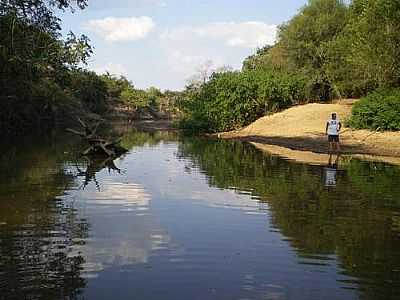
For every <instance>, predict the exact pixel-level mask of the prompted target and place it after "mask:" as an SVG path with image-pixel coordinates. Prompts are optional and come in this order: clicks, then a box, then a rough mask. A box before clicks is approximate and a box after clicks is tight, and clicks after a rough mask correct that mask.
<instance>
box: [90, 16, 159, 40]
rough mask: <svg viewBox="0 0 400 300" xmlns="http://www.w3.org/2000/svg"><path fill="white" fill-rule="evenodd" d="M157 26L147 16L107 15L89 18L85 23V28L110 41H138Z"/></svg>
mask: <svg viewBox="0 0 400 300" xmlns="http://www.w3.org/2000/svg"><path fill="white" fill-rule="evenodd" d="M155 26H156V25H155V23H154V21H153V19H152V18H150V17H146V16H142V17H128V18H115V17H106V18H104V19H96V20H89V21H88V22H86V23H85V25H84V27H85V28H87V29H88V30H90V31H92V32H94V33H96V34H98V35H99V36H101V37H102V38H103V39H104V40H106V41H109V42H115V41H137V40H140V39H143V38H145V37H146V36H147V35H148V34H149V33H150V32H151V31H152V30H153V29H154V28H155Z"/></svg>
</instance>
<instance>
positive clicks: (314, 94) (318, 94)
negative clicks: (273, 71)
mask: <svg viewBox="0 0 400 300" xmlns="http://www.w3.org/2000/svg"><path fill="white" fill-rule="evenodd" d="M347 19H348V8H347V6H346V5H345V3H344V2H343V1H340V0H310V1H309V3H308V5H306V6H304V7H303V9H302V10H301V11H300V12H299V13H298V14H297V15H296V16H295V17H294V18H292V19H291V20H290V21H289V22H288V23H286V24H283V25H281V26H280V27H279V32H278V44H277V46H278V47H279V48H280V49H281V52H283V53H284V55H285V58H286V63H285V64H286V68H287V69H289V70H291V71H295V72H301V73H303V74H306V75H307V76H308V77H309V82H308V86H309V90H310V92H311V93H310V95H309V97H310V100H311V99H314V100H328V99H331V98H333V97H336V96H338V95H337V93H336V92H335V83H334V82H333V81H332V78H331V76H330V73H329V72H327V70H326V66H327V63H328V62H329V57H328V52H329V45H330V42H332V41H333V40H335V38H336V36H337V35H338V34H339V33H340V32H341V31H342V30H343V28H344V27H345V25H346V22H347Z"/></svg>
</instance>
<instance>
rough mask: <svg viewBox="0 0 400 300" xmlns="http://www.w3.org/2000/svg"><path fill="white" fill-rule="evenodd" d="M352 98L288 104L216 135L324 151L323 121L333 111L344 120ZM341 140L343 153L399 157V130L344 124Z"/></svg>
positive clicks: (349, 111)
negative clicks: (294, 105) (380, 129)
mask: <svg viewBox="0 0 400 300" xmlns="http://www.w3.org/2000/svg"><path fill="white" fill-rule="evenodd" d="M354 102H355V101H354V100H342V101H339V102H337V103H334V104H317V103H312V104H306V105H301V106H296V107H292V108H289V109H287V110H285V111H283V112H280V113H276V114H273V115H270V116H266V117H263V118H260V119H258V120H257V121H255V122H254V123H252V124H250V125H249V126H247V127H245V128H243V129H241V130H237V131H230V132H224V133H219V134H218V137H220V138H226V139H240V140H244V141H249V142H253V143H257V144H258V145H261V144H264V145H275V146H280V147H284V148H289V149H291V150H300V151H307V152H310V153H322V154H326V153H327V152H328V147H327V138H326V136H325V124H326V121H327V120H328V118H329V117H330V114H331V113H332V112H336V113H337V114H338V116H339V119H340V120H341V121H342V123H344V122H343V121H344V120H345V119H347V118H348V117H349V116H350V113H351V108H352V105H353V103H354ZM341 144H342V150H343V151H342V152H343V153H344V154H358V155H379V156H389V157H400V132H374V131H369V130H352V129H350V128H346V127H344V128H342V132H341Z"/></svg>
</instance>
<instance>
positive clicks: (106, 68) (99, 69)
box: [93, 63, 128, 76]
mask: <svg viewBox="0 0 400 300" xmlns="http://www.w3.org/2000/svg"><path fill="white" fill-rule="evenodd" d="M93 71H95V72H96V73H98V74H104V73H107V72H108V73H110V74H112V75H117V76H118V75H125V76H126V75H127V74H128V70H127V69H126V68H125V67H124V66H123V65H122V64H114V63H108V64H105V65H103V66H94V67H93Z"/></svg>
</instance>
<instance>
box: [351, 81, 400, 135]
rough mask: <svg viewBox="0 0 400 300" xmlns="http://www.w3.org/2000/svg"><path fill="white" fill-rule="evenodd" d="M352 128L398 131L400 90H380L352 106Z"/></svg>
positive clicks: (399, 128)
mask: <svg viewBox="0 0 400 300" xmlns="http://www.w3.org/2000/svg"><path fill="white" fill-rule="evenodd" d="M348 124H349V126H350V127H352V128H357V129H374V130H376V129H381V130H400V89H380V90H377V91H375V92H373V93H371V94H369V95H368V96H366V97H364V98H362V99H361V100H360V101H359V102H357V103H356V104H354V107H353V110H352V115H351V117H350V119H349V121H348Z"/></svg>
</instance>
